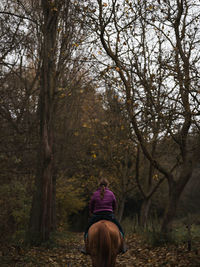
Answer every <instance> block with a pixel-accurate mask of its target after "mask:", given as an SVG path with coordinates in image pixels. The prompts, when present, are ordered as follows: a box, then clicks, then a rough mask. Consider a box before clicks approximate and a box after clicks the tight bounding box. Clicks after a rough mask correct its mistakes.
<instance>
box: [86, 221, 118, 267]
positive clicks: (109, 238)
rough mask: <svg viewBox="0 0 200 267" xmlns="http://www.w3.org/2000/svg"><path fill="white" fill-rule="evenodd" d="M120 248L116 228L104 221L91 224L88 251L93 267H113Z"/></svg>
mask: <svg viewBox="0 0 200 267" xmlns="http://www.w3.org/2000/svg"><path fill="white" fill-rule="evenodd" d="M120 247H121V235H120V233H119V229H118V227H117V226H116V225H115V224H114V223H112V222H110V221H106V220H102V221H99V222H97V223H95V224H93V225H92V226H91V227H90V229H89V232H88V250H89V254H90V255H91V259H92V264H93V267H114V266H115V261H116V257H117V254H118V252H119V250H120Z"/></svg>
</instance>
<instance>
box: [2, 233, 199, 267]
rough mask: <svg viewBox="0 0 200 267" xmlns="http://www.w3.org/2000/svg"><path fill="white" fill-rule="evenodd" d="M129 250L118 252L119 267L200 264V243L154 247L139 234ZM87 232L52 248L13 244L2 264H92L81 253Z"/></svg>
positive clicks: (23, 266)
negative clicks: (84, 235)
mask: <svg viewBox="0 0 200 267" xmlns="http://www.w3.org/2000/svg"><path fill="white" fill-rule="evenodd" d="M127 244H128V247H129V250H128V251H127V252H126V253H125V254H123V255H118V257H117V264H116V267H135V266H137V267H138V266H139V267H143V266H151V267H156V266H159V267H164V266H168V267H175V266H180V267H184V266H187V267H200V244H198V245H195V247H192V250H191V251H190V252H189V251H188V250H187V246H186V244H182V245H167V246H160V247H154V248H153V247H150V246H149V245H147V244H145V243H144V241H143V240H142V238H141V237H140V236H139V235H136V234H132V235H129V236H128V237H127ZM82 245H83V234H82V233H76V234H70V236H67V237H66V238H65V237H62V238H60V241H59V244H57V246H54V247H52V248H47V247H46V246H43V247H31V248H23V247H19V246H10V247H4V248H1V249H0V256H1V257H0V266H1V267H4V266H5V267H6V266H17V267H18V266H19V267H29V266H35V267H37V266H42V267H43V266H44V267H53V266H55V267H56V266H57V267H58V266H61V267H91V260H90V257H89V256H85V255H83V254H81V253H80V247H81V246H82Z"/></svg>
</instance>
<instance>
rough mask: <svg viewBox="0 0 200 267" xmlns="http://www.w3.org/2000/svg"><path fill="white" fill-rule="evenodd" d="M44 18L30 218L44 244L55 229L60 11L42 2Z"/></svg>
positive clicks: (32, 232)
mask: <svg viewBox="0 0 200 267" xmlns="http://www.w3.org/2000/svg"><path fill="white" fill-rule="evenodd" d="M42 8H43V14H44V24H43V45H42V53H41V57H42V58H41V61H42V67H41V75H40V97H39V107H38V111H39V112H38V113H39V120H40V144H39V149H38V170H37V175H36V180H35V193H34V196H33V201H32V209H31V214H30V226H29V240H30V242H31V243H34V244H40V243H41V242H43V241H46V240H48V239H49V235H50V232H51V231H52V230H53V229H55V203H54V202H55V176H54V157H53V151H54V148H53V145H54V113H55V110H54V108H55V104H54V95H55V86H56V78H55V77H56V75H55V74H56V68H55V48H56V33H57V20H58V19H57V18H58V14H57V13H58V9H57V8H53V7H52V5H51V3H50V2H49V1H47V0H44V1H42Z"/></svg>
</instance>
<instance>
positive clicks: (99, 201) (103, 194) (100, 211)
mask: <svg viewBox="0 0 200 267" xmlns="http://www.w3.org/2000/svg"><path fill="white" fill-rule="evenodd" d="M116 207H117V201H116V197H115V195H114V193H113V192H112V191H111V190H109V189H108V181H107V179H101V180H100V183H99V188H98V189H97V191H95V192H94V193H93V195H92V197H91V200H90V204H89V210H90V215H92V216H91V218H90V220H89V223H88V226H87V228H86V230H85V234H84V240H85V242H86V241H87V235H88V230H89V228H90V226H91V225H92V224H94V223H96V222H98V221H100V220H108V221H111V222H113V223H115V224H116V225H117V226H118V228H119V231H120V233H121V235H122V242H123V246H122V247H123V248H122V251H121V252H122V253H125V252H126V251H127V249H126V245H125V241H124V232H123V230H122V227H121V225H120V224H119V222H118V221H117V219H116V218H115V215H114V211H115V210H116ZM81 252H82V253H84V254H87V253H86V249H85V248H83V249H82V250H81Z"/></svg>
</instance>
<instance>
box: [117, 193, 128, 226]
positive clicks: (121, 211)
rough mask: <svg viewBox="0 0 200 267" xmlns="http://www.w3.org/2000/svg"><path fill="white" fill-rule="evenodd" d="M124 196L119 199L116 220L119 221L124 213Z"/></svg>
mask: <svg viewBox="0 0 200 267" xmlns="http://www.w3.org/2000/svg"><path fill="white" fill-rule="evenodd" d="M125 201H126V197H125V196H124V197H123V198H122V200H121V201H120V205H119V211H118V216H117V217H118V221H119V222H121V220H122V217H123V213H124V206H125Z"/></svg>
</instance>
